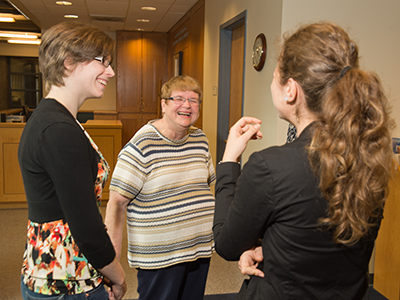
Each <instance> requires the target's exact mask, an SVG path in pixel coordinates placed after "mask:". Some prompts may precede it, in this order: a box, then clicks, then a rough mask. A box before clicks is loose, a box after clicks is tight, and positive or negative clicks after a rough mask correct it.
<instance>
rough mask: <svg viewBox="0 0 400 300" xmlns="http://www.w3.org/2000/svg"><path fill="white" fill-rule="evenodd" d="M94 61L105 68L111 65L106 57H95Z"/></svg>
mask: <svg viewBox="0 0 400 300" xmlns="http://www.w3.org/2000/svg"><path fill="white" fill-rule="evenodd" d="M94 59H95V60H97V61H99V62H101V64H102V65H103V66H104V67H105V68H108V66H109V65H110V64H111V62H110V61H109V60H108V58H107V57H106V56H96V57H95V58H94Z"/></svg>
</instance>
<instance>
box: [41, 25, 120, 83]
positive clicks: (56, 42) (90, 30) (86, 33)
mask: <svg viewBox="0 0 400 300" xmlns="http://www.w3.org/2000/svg"><path fill="white" fill-rule="evenodd" d="M114 49H115V41H114V40H113V39H112V38H111V37H110V36H109V35H107V34H106V33H104V32H103V31H101V30H100V29H98V28H96V27H94V26H90V25H86V24H84V23H81V22H75V21H67V22H62V23H59V24H57V25H54V26H53V27H51V28H50V29H48V30H47V31H46V32H45V33H44V34H43V36H42V41H41V43H40V47H39V67H40V71H41V72H42V74H43V79H44V81H45V84H46V88H47V89H48V90H50V87H51V86H52V85H54V86H63V85H64V79H63V78H64V77H66V76H68V72H67V71H68V70H67V68H66V67H65V65H64V61H65V60H66V59H67V58H68V59H70V63H72V64H73V65H76V64H77V63H82V62H89V61H92V60H93V59H94V57H96V56H112V55H113V54H114Z"/></svg>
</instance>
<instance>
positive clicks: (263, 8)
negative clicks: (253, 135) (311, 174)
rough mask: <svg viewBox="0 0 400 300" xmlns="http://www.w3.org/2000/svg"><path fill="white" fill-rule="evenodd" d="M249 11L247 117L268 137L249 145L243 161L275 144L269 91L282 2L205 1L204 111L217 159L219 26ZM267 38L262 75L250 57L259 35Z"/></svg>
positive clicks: (274, 118) (274, 125) (272, 111)
mask: <svg viewBox="0 0 400 300" xmlns="http://www.w3.org/2000/svg"><path fill="white" fill-rule="evenodd" d="M245 10H247V25H246V26H247V28H246V45H245V74H244V81H245V89H244V96H245V101H244V107H243V110H244V114H245V115H249V116H254V117H257V118H260V119H262V120H263V127H262V128H263V130H264V132H265V133H266V134H265V136H264V138H263V139H262V140H261V141H252V142H250V143H249V145H248V147H247V150H246V152H245V154H244V155H243V159H244V160H247V157H248V155H249V154H250V153H252V152H254V151H255V150H259V149H262V148H265V147H268V146H271V145H274V144H275V143H276V123H277V115H276V113H275V109H274V107H273V105H272V100H271V93H270V89H269V85H270V82H271V80H272V73H273V70H274V68H275V61H276V59H275V57H276V51H275V47H274V41H275V39H276V37H277V36H279V35H280V30H281V20H282V1H281V0H276V1H275V0H274V1H264V0H258V1H242V0H218V1H214V0H206V13H205V34H204V38H205V41H204V44H205V49H204V62H205V63H204V84H203V90H204V111H205V112H207V113H205V114H203V130H204V131H205V133H206V134H207V136H208V138H209V140H210V147H211V153H212V155H213V157H215V156H216V139H217V136H216V129H217V114H218V97H217V96H214V95H213V87H214V86H215V87H217V86H218V67H217V66H218V56H219V53H218V51H219V30H220V25H222V24H223V23H225V22H227V21H229V20H231V19H232V18H234V17H235V16H236V15H238V14H240V13H242V12H243V11H245ZM261 32H262V33H264V34H265V36H266V38H267V47H268V50H267V59H266V63H265V66H264V68H263V69H262V70H261V72H257V71H256V70H255V69H254V68H253V67H252V61H251V53H252V48H253V42H254V39H255V38H256V36H257V35H258V34H259V33H261Z"/></svg>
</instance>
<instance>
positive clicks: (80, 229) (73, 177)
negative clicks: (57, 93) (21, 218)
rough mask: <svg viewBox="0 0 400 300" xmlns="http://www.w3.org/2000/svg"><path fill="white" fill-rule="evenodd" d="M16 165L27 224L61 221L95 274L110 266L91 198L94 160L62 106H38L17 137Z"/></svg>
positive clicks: (103, 233) (109, 248)
mask: <svg viewBox="0 0 400 300" xmlns="http://www.w3.org/2000/svg"><path fill="white" fill-rule="evenodd" d="M18 160H19V164H20V168H21V173H22V177H23V180H24V186H25V192H26V198H27V201H28V208H29V220H31V221H33V222H37V223H45V222H51V221H56V220H61V219H63V220H64V221H66V222H67V223H68V225H69V227H70V230H71V233H72V236H73V237H74V239H75V241H76V243H77V245H78V247H79V249H80V250H81V251H82V253H83V254H84V255H85V257H86V258H87V259H88V261H89V262H90V263H91V264H92V265H93V266H94V267H95V268H97V269H98V268H102V267H104V266H106V265H108V264H109V263H111V262H112V261H113V259H114V257H115V251H114V247H113V245H112V243H111V240H110V238H109V236H108V234H107V232H106V229H105V226H104V223H103V220H102V217H101V215H100V213H99V209H98V207H97V202H96V197H95V193H94V182H95V179H96V176H97V171H98V169H97V168H98V166H97V161H98V154H97V152H96V151H95V150H94V149H93V147H92V145H91V144H90V141H89V140H88V138H87V137H86V135H85V133H84V131H83V130H82V128H81V127H80V126H79V124H78V123H77V122H76V120H75V118H74V117H73V116H72V115H71V113H70V112H69V111H68V110H67V109H66V108H65V107H64V106H63V105H61V104H60V103H59V102H57V101H55V100H54V99H42V100H41V102H40V103H39V105H38V107H37V108H36V109H35V110H34V112H33V114H32V116H31V117H30V119H29V121H28V122H27V124H26V126H25V129H24V131H23V133H22V136H21V141H20V145H19V149H18Z"/></svg>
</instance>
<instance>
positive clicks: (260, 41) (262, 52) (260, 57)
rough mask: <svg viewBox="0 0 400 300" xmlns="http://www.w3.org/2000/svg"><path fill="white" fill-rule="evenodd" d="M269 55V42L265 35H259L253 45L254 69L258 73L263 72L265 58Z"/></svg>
mask: <svg viewBox="0 0 400 300" xmlns="http://www.w3.org/2000/svg"><path fill="white" fill-rule="evenodd" d="M266 55H267V41H266V38H265V35H264V34H262V33H261V34H259V35H258V36H257V37H256V39H255V41H254V45H253V55H252V58H253V67H254V68H255V69H256V70H257V71H261V69H262V68H263V66H264V62H265V57H266Z"/></svg>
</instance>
